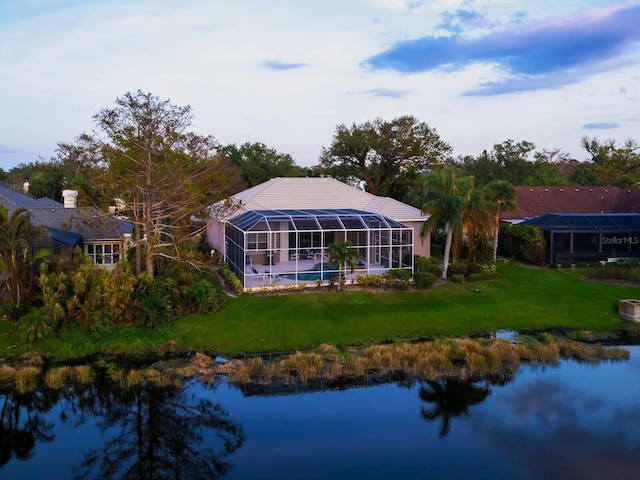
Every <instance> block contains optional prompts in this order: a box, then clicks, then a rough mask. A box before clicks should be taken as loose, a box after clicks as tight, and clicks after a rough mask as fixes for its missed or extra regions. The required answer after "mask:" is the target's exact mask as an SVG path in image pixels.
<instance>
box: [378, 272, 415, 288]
mask: <svg viewBox="0 0 640 480" xmlns="http://www.w3.org/2000/svg"><path fill="white" fill-rule="evenodd" d="M384 278H385V284H386V285H388V286H390V287H392V288H398V289H403V290H404V289H407V288H409V282H410V281H411V272H410V271H409V270H404V269H401V268H392V269H390V270H387V273H386V274H385V276H384Z"/></svg>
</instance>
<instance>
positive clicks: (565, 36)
mask: <svg viewBox="0 0 640 480" xmlns="http://www.w3.org/2000/svg"><path fill="white" fill-rule="evenodd" d="M457 12H467V13H464V14H462V15H461V14H460V13H458V14H457V16H456V14H451V15H452V16H450V17H446V18H445V24H446V20H447V18H448V19H449V20H450V23H449V26H450V28H455V25H458V24H459V22H460V20H461V19H463V20H464V19H465V18H466V19H468V20H469V21H480V17H477V18H476V17H474V15H473V13H472V12H469V11H466V10H458V11H457ZM454 19H455V20H456V21H457V22H458V23H457V24H454V23H453V20H454ZM637 25H640V4H638V5H634V6H630V7H627V8H620V9H617V10H608V11H604V10H597V11H595V10H594V11H591V12H587V13H585V14H581V15H576V16H573V17H569V18H564V19H557V20H556V21H553V22H547V23H531V24H528V25H516V26H513V27H511V28H510V29H503V30H499V31H494V32H491V33H488V34H486V35H484V36H481V37H469V36H462V35H458V34H454V35H452V36H448V37H445V36H441V37H434V36H428V37H421V38H416V39H413V40H404V41H400V42H397V43H395V44H394V45H392V46H391V47H390V48H388V49H387V50H385V51H383V52H380V53H378V54H376V55H374V56H372V57H370V58H368V59H367V60H366V61H365V62H364V64H363V66H364V67H365V68H368V69H369V70H372V71H377V70H394V71H397V72H399V73H406V74H411V73H421V72H429V71H434V70H440V71H449V72H450V71H458V70H462V69H464V68H465V67H467V66H469V65H473V64H490V65H495V66H497V67H498V70H499V71H500V72H501V75H502V76H503V79H502V80H498V81H497V82H492V83H485V84H483V85H481V87H480V88H479V89H477V90H473V91H470V92H467V95H495V94H503V93H511V92H515V91H526V90H538V89H541V88H545V89H546V88H557V87H560V86H563V85H567V84H571V83H575V82H577V81H580V80H582V79H583V78H584V77H585V76H587V75H589V74H592V73H597V72H601V71H611V70H614V69H616V68H619V67H620V66H621V65H622V64H623V63H624V61H623V57H624V55H625V54H626V53H628V52H629V51H631V49H632V47H633V46H634V45H635V44H637V43H638V42H640V29H639V28H638V27H637ZM445 26H446V25H445Z"/></svg>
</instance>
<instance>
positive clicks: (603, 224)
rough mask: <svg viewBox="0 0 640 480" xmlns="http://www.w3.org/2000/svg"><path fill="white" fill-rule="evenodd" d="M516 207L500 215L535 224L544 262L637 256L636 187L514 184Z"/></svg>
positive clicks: (639, 196) (639, 202) (639, 217)
mask: <svg viewBox="0 0 640 480" xmlns="http://www.w3.org/2000/svg"><path fill="white" fill-rule="evenodd" d="M515 190H516V198H515V203H516V209H515V210H512V211H507V212H503V214H502V217H501V218H502V220H503V221H507V222H511V223H520V224H522V225H533V226H537V227H539V228H540V229H541V230H542V231H543V233H544V236H545V240H546V241H547V262H548V263H550V264H553V263H565V262H571V263H573V262H580V261H595V260H601V261H606V260H608V259H614V258H620V257H638V256H640V190H637V189H629V188H621V187H597V186H595V187H575V186H563V187H515Z"/></svg>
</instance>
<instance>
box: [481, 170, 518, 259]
mask: <svg viewBox="0 0 640 480" xmlns="http://www.w3.org/2000/svg"><path fill="white" fill-rule="evenodd" d="M485 192H486V197H487V200H489V201H490V202H491V203H493V204H494V207H495V219H494V224H493V261H494V262H495V261H496V259H497V258H498V233H499V232H500V217H501V216H502V212H503V211H505V210H514V209H515V208H516V204H515V202H514V199H515V198H516V190H515V188H513V185H511V184H510V183H509V182H507V181H506V180H493V181H492V182H490V183H488V184H487V186H486V187H485Z"/></svg>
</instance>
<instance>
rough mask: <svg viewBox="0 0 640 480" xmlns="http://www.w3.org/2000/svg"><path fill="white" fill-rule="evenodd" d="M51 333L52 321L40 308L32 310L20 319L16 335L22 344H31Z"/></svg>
mask: <svg viewBox="0 0 640 480" xmlns="http://www.w3.org/2000/svg"><path fill="white" fill-rule="evenodd" d="M51 333H53V321H52V320H51V317H50V316H49V315H47V313H46V312H45V310H44V309H42V308H32V309H31V310H29V313H27V314H26V315H24V316H23V317H22V318H20V326H19V327H18V335H19V337H20V339H21V340H22V341H23V342H33V341H35V340H38V339H40V338H44V337H47V336H49V335H50V334H51Z"/></svg>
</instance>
